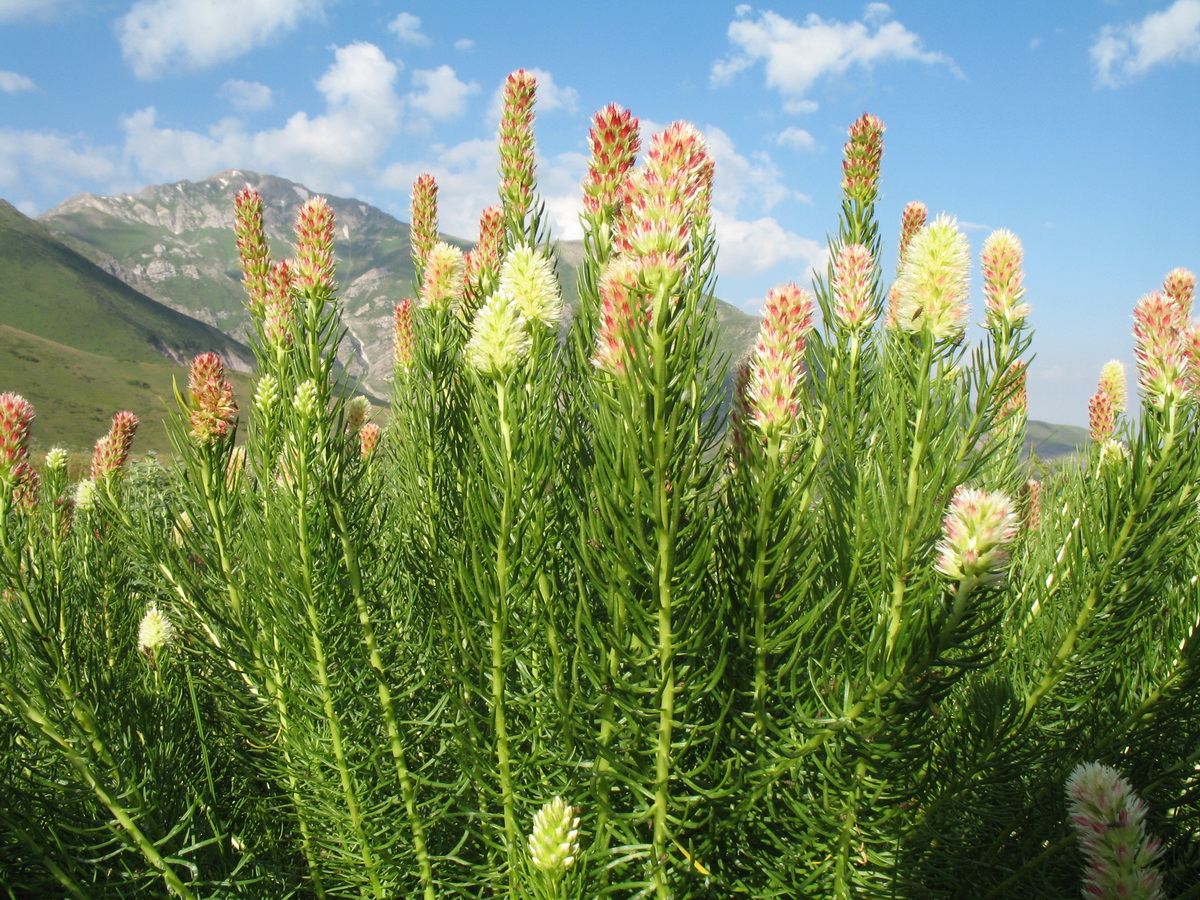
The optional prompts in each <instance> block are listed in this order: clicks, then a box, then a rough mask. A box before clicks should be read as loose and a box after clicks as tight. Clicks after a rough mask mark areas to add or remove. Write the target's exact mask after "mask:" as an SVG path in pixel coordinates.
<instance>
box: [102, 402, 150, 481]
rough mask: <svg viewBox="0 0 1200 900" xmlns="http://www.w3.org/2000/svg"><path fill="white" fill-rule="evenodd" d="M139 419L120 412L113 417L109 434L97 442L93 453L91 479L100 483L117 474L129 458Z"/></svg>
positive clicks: (130, 414)
mask: <svg viewBox="0 0 1200 900" xmlns="http://www.w3.org/2000/svg"><path fill="white" fill-rule="evenodd" d="M137 427H138V418H137V416H135V415H134V414H133V413H131V412H119V413H117V414H116V415H115V416H113V420H112V427H111V428H110V429H109V432H108V434H106V435H105V436H104V437H102V438H100V439H99V440H98V441H96V446H95V448H94V450H93V451H92V470H91V478H92V480H93V481H100V480H101V479H104V478H107V477H109V476H110V475H115V474H117V473H118V472H119V471H120V469H121V467H122V466H123V465H125V460H127V459H128V458H129V450H130V447H132V445H133V436H134V434H135V433H136V432H137Z"/></svg>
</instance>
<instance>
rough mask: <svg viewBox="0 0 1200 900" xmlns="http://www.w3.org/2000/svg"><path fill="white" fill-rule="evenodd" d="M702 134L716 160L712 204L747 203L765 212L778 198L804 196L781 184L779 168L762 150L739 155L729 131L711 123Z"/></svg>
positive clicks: (734, 208) (728, 208)
mask: <svg viewBox="0 0 1200 900" xmlns="http://www.w3.org/2000/svg"><path fill="white" fill-rule="evenodd" d="M704 137H705V140H706V141H707V143H708V152H709V153H710V154H711V155H712V158H713V162H714V163H715V164H716V178H715V179H714V186H713V206H715V207H717V208H719V209H725V210H726V211H728V212H730V213H733V212H736V211H738V210H740V209H742V208H743V207H744V206H747V205H749V206H751V207H752V208H753V209H754V210H755V212H766V211H768V210H770V209H771V208H772V207H773V206H775V205H776V204H777V203H779V202H780V201H782V200H791V199H801V200H806V199H808V198H806V197H804V196H803V195H801V194H797V193H796V192H795V191H793V190H791V189H790V188H788V187H787V186H786V185H784V183H783V181H782V180H781V177H780V173H779V168H778V167H777V166H776V165H775V163H774V162H773V161H772V160H771V158H770V157H769V156H767V155H766V154H765V153H762V152H758V153H755V154H753V155H752V156H750V157H746V156H742V154H740V153H738V152H737V149H736V148H735V147H734V145H733V140H732V139H731V138H730V137H729V135H728V134H726V133H725V132H724V131H722V130H721V129H720V128H717V127H715V126H712V125H709V126H707V127H706V128H705V129H704Z"/></svg>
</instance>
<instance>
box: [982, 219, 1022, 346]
mask: <svg viewBox="0 0 1200 900" xmlns="http://www.w3.org/2000/svg"><path fill="white" fill-rule="evenodd" d="M1023 258H1024V249H1023V248H1022V247H1021V241H1020V239H1019V238H1018V237H1017V236H1016V235H1015V234H1013V233H1012V232H1011V231H1009V230H1007V229H1004V228H1002V229H1000V230H999V231H994V232H992V233H991V234H990V235H988V237H987V240H985V241H984V242H983V250H982V252H981V254H980V266H981V268H982V269H983V298H984V306H985V307H986V310H987V312H986V316H987V322H988V324H989V326H993V327H994V326H995V325H996V324H998V323H999V322H1001V321H1003V322H1005V323H1007V324H1008V325H1009V326H1014V325H1017V324H1019V323H1021V322H1023V321H1025V318H1026V317H1027V316H1028V315H1029V304H1027V303H1022V302H1021V298H1023V297H1024V296H1025V287H1024V284H1023V282H1024V280H1025V273H1024V271H1023V270H1022V268H1021V265H1022V261H1023Z"/></svg>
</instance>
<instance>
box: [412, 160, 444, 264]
mask: <svg viewBox="0 0 1200 900" xmlns="http://www.w3.org/2000/svg"><path fill="white" fill-rule="evenodd" d="M437 196H438V186H437V181H436V180H435V179H434V177H433V176H432V175H430V174H429V173H427V172H425V173H422V174H420V175H418V176H417V180H416V181H414V182H413V188H412V198H411V199H412V205H411V206H410V213H409V221H410V224H409V232H408V236H409V242H410V244H411V246H412V258H413V265H414V266H415V267H416V268H417V270H418V271H420V269H421V268H423V267H424V265H425V257H427V256H428V255H429V251H430V250H432V249H433V245H434V244H436V243H437V242H438V206H437Z"/></svg>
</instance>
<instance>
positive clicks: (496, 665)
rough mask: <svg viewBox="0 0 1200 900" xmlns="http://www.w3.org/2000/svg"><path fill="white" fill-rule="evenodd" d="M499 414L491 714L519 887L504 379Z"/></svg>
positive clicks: (511, 871)
mask: <svg viewBox="0 0 1200 900" xmlns="http://www.w3.org/2000/svg"><path fill="white" fill-rule="evenodd" d="M496 404H497V407H498V409H497V415H498V416H499V421H500V440H501V449H502V452H503V453H504V497H503V500H502V501H501V507H500V527H499V529H498V531H497V532H496V544H495V561H496V563H495V575H496V585H495V589H496V595H495V602H494V604H493V606H492V631H491V655H492V672H491V682H492V715H493V718H494V726H495V729H496V765H497V768H498V770H499V776H500V800H501V803H502V805H503V807H504V846H505V853H506V855H507V859H508V865H507V868H508V881H509V886H510V888H511V889H512V891H513V892H514V893H515V892H516V891H517V890H518V884H519V879H518V873H517V867H516V865H515V862H516V860H515V856H516V848H517V814H516V800H515V797H514V794H513V783H512V761H511V759H510V757H509V746H508V721H507V718H506V716H505V708H504V693H505V663H504V646H505V641H506V639H507V630H508V581H509V571H508V542H509V539H510V537H511V532H512V528H513V500H514V497H513V494H514V492H515V491H516V490H518V489H519V487H518V485H517V484H516V472H515V468H514V465H513V454H512V430H511V427H510V425H509V422H508V393H507V390H506V388H505V385H504V382H503V381H499V380H498V381H497V382H496Z"/></svg>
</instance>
